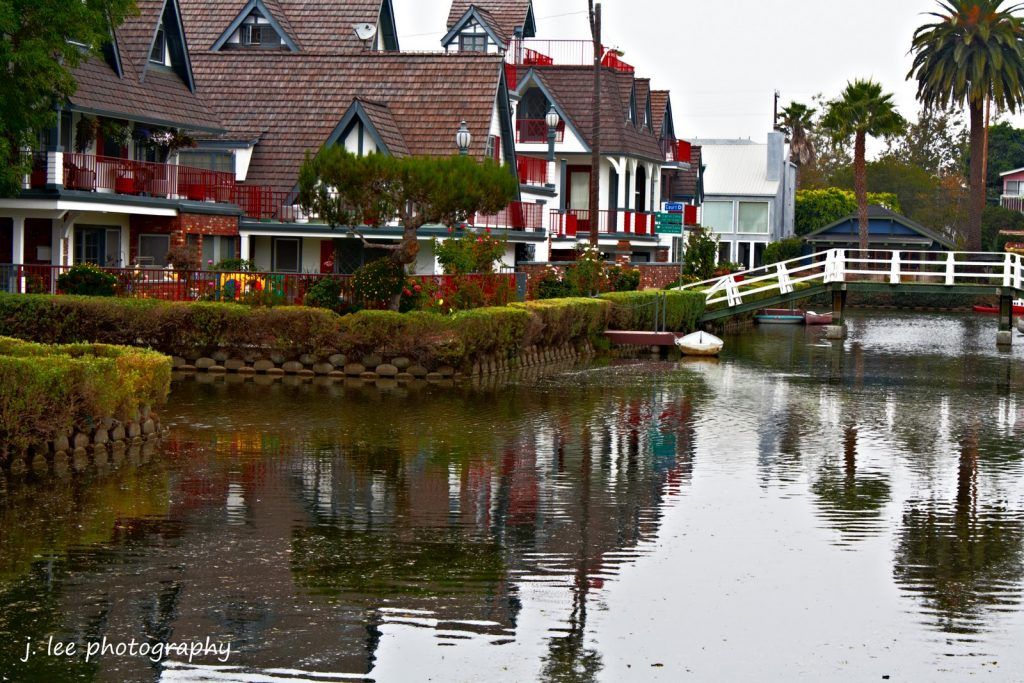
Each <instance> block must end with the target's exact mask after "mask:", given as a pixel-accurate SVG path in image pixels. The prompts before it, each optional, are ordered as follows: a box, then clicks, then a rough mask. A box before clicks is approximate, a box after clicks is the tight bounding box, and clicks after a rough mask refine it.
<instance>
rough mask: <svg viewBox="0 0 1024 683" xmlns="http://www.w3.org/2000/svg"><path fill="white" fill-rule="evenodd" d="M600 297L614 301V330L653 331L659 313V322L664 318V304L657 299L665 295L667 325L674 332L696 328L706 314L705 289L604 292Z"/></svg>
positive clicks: (612, 322)
mask: <svg viewBox="0 0 1024 683" xmlns="http://www.w3.org/2000/svg"><path fill="white" fill-rule="evenodd" d="M600 298H601V299H603V300H605V301H610V302H611V304H612V308H611V321H610V323H609V328H610V329H613V330H653V329H654V326H655V319H654V316H655V314H657V315H658V320H659V321H660V320H661V319H662V313H661V310H660V307H661V305H662V304H661V302H657V303H656V301H655V299H657V298H661V300H662V302H664V305H665V311H664V320H665V326H666V329H667V330H669V331H671V332H692V331H694V330H696V329H697V321H698V320H700V317H701V316H702V315H704V302H705V300H706V296H705V295H704V294H703V293H702V292H690V291H683V292H676V291H669V292H666V291H650V292H613V293H609V294H602V295H601V296H600ZM658 324H659V325H660V322H659V323H658Z"/></svg>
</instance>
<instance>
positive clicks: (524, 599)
mask: <svg viewBox="0 0 1024 683" xmlns="http://www.w3.org/2000/svg"><path fill="white" fill-rule="evenodd" d="M915 320H916V319H915ZM961 320H963V319H961V318H956V317H950V316H945V317H943V316H938V317H937V320H933V319H932V318H930V317H922V318H921V321H922V322H921V325H920V327H923V328H924V329H925V330H926V331H927V333H925V334H923V333H921V332H920V331H917V330H916V328H914V329H910V330H901V328H899V327H896V328H891V327H890V326H889V324H888V323H886V329H887V330H888V332H887V334H888V337H886V335H883V334H881V333H879V332H878V331H877V330H875V329H874V328H873V327H872V325H871V323H870V319H866V320H860V321H858V320H857V319H856V318H854V321H853V328H852V334H851V338H850V339H849V340H848V341H847V343H846V345H845V346H843V345H838V344H836V345H833V344H822V343H821V340H820V339H818V338H816V337H815V336H813V332H808V331H806V330H804V329H803V328H800V329H796V330H794V329H790V330H778V329H776V330H766V331H764V332H760V331H759V332H757V333H749V334H746V335H744V336H741V337H736V338H733V339H730V340H729V354H728V355H727V356H726V357H725V358H724V359H723V360H722V362H713V363H708V362H699V363H693V362H685V363H681V364H673V363H660V364H649V363H648V364H636V363H629V362H623V363H618V364H615V365H612V366H608V367H593V368H582V369H578V370H574V371H571V372H568V373H565V374H562V375H559V376H556V377H552V378H549V379H542V380H530V381H526V382H523V383H520V384H518V385H515V386H509V387H503V388H498V389H494V390H474V391H470V390H466V391H453V390H450V389H439V388H430V387H424V388H420V389H405V388H396V389H392V390H388V391H378V390H376V389H371V388H359V387H346V386H337V385H332V386H305V387H302V386H289V385H285V384H275V385H272V386H254V385H252V384H245V385H238V384H236V385H228V384H226V383H212V384H198V383H190V384H181V385H176V387H175V393H174V401H173V404H172V406H171V407H170V409H169V410H168V411H165V413H166V418H167V419H168V420H170V421H171V422H172V423H173V441H172V443H171V447H170V453H169V454H168V457H166V458H163V459H161V460H159V461H157V462H154V463H151V464H149V465H147V466H142V467H122V468H121V469H119V470H116V471H111V472H106V473H95V474H94V475H92V476H93V479H92V480H91V481H86V480H81V479H74V478H69V479H65V480H53V481H49V482H47V483H46V484H45V485H43V486H36V485H18V484H14V485H11V486H10V487H9V488H7V489H4V490H2V491H0V495H2V497H3V498H2V503H3V504H2V506H0V524H2V526H0V529H2V530H3V531H2V533H0V641H3V642H8V643H22V644H23V643H24V642H25V638H27V637H33V638H36V639H45V638H46V637H47V636H49V635H54V636H57V637H59V638H64V639H77V640H86V639H93V638H101V637H103V636H106V637H108V638H110V639H117V640H127V639H130V638H133V637H134V638H144V639H147V640H148V641H151V642H162V641H166V640H169V639H175V640H185V639H191V638H200V639H201V638H206V637H210V638H212V639H213V640H221V641H225V642H230V643H231V644H232V647H233V653H234V655H233V658H232V662H231V664H232V666H234V667H237V668H232V669H217V670H214V669H212V668H210V667H212V666H215V665H219V663H218V662H216V661H215V660H213V659H210V658H206V659H201V660H197V662H195V663H193V664H192V665H189V664H187V663H175V664H170V665H161V664H153V663H151V662H148V661H145V660H133V659H126V658H104V659H103V660H101V661H100V662H98V663H97V662H95V661H94V662H92V663H89V664H86V663H84V662H82V661H78V660H58V659H53V658H47V657H41V656H37V657H34V658H33V659H31V660H30V661H29V663H27V664H22V663H21V662H20V661H18V658H19V657H20V656H21V654H22V653H23V649H19V648H0V672H2V673H3V674H5V675H7V676H9V677H11V678H12V679H13V680H133V681H134V680H157V679H158V678H160V677H162V676H167V677H173V678H179V679H180V678H187V677H189V676H200V675H202V676H213V675H214V673H216V676H217V677H218V678H220V679H222V680H243V679H245V677H246V676H250V675H255V676H257V677H259V676H265V677H272V676H276V675H278V673H274V672H275V671H277V670H278V669H281V668H288V669H289V670H291V671H292V672H293V673H292V674H289V675H290V676H292V677H298V678H300V679H311V680H313V679H315V680H328V679H329V678H330V677H332V676H333V677H335V678H337V677H338V676H343V677H346V678H351V677H355V676H369V677H373V678H378V677H379V678H380V679H382V680H408V679H410V678H417V677H418V676H420V675H421V674H423V672H430V673H431V674H433V673H438V674H439V675H440V674H441V673H442V672H449V671H450V670H449V669H448V668H447V667H450V666H456V665H455V664H452V663H453V662H456V663H457V666H458V667H461V668H458V669H457V675H455V676H454V677H455V678H459V677H460V676H461V677H466V672H471V673H472V675H473V676H474V677H477V676H478V677H480V678H486V679H494V680H498V679H502V680H504V679H515V680H550V681H589V680H598V679H602V680H605V679H608V680H615V679H618V678H623V677H625V678H629V677H630V675H632V674H629V673H625V674H624V673H623V669H622V668H621V665H622V661H623V659H622V655H620V654H616V653H615V651H614V650H615V647H614V644H615V643H618V642H620V641H621V642H632V639H643V642H647V640H648V639H649V638H650V634H648V633H644V632H634V631H627V630H625V629H626V627H625V626H618V625H617V624H618V622H619V619H618V618H617V617H618V616H620V615H612V620H611V621H612V624H613V626H612V627H611V630H610V631H608V630H607V629H608V628H609V627H608V626H607V624H606V623H605V622H607V620H606V619H602V618H600V617H599V615H601V614H602V613H604V612H605V611H606V610H607V609H608V604H610V602H611V601H612V598H613V597H614V596H615V595H616V593H617V592H619V591H622V590H624V589H626V588H627V587H628V586H629V584H630V582H631V581H635V576H634V575H633V574H632V570H634V569H636V568H638V567H651V566H655V567H657V566H661V565H662V564H665V565H666V566H672V567H674V568H675V569H674V571H673V572H672V573H668V574H665V575H662V576H661V577H660V581H661V582H662V583H661V584H659V585H657V586H656V588H658V589H659V598H658V600H657V601H656V602H650V601H648V602H643V601H637V602H635V603H633V604H629V605H627V606H626V607H625V608H624V609H625V612H624V613H623V614H622V615H621V616H622V617H623V621H628V619H626V617H632V618H636V617H638V615H639V616H640V617H643V616H646V614H647V613H648V612H650V616H651V619H652V620H653V619H654V618H655V617H656V615H657V614H659V612H660V613H664V614H666V615H668V617H669V621H668V623H669V624H671V625H672V628H671V630H672V632H673V633H675V632H676V629H677V628H678V629H680V630H685V629H694V635H695V636H696V638H695V639H694V642H697V641H698V640H699V638H700V635H701V634H702V633H704V632H713V631H714V630H715V629H716V628H718V629H721V630H723V631H725V632H726V633H729V634H731V633H732V632H733V631H734V630H736V629H739V630H740V631H742V627H743V625H742V624H737V623H736V621H735V616H734V615H733V616H732V617H731V618H730V615H729V614H728V612H726V611H723V612H721V613H719V609H718V607H719V606H720V605H723V604H728V603H729V599H730V594H731V593H732V592H733V590H734V587H733V586H725V587H723V588H722V589H721V590H722V594H721V595H712V596H704V597H706V598H707V599H708V600H709V601H710V602H709V604H710V605H712V607H710V608H706V609H703V610H697V609H695V610H694V611H693V612H692V613H689V612H685V611H683V610H681V609H680V608H679V607H678V605H679V604H681V603H684V602H686V600H687V599H688V590H689V589H688V586H689V582H690V581H694V580H695V578H697V576H699V575H701V574H707V575H711V576H713V575H715V574H729V573H730V572H736V573H737V575H738V576H742V577H745V578H746V579H748V580H749V579H750V577H757V581H758V585H759V586H768V587H772V589H773V590H783V589H781V588H779V586H780V585H785V583H784V581H783V579H782V577H785V576H787V575H790V574H794V573H801V572H805V571H807V569H808V567H817V566H819V565H821V566H829V567H831V568H832V572H831V573H830V572H822V573H821V574H820V575H816V574H813V573H811V574H809V576H810V578H808V579H807V583H805V584H804V585H801V586H797V587H794V589H793V591H792V592H787V593H783V594H781V595H779V596H778V598H777V599H778V600H780V601H782V602H783V603H784V604H785V605H786V606H787V607H792V608H793V609H794V610H797V611H800V612H801V613H803V614H804V616H803V619H804V621H805V622H806V623H808V624H812V625H813V624H814V623H822V624H827V623H831V622H832V621H833V620H837V619H838V620H842V621H843V623H844V624H846V628H847V629H848V630H849V631H850V632H852V633H855V634H859V633H860V632H861V631H862V630H863V631H866V630H869V629H874V628H878V624H877V622H875V621H872V620H871V619H869V618H868V617H866V616H865V615H858V614H857V613H856V611H855V610H853V609H850V610H848V611H847V612H832V611H830V610H829V603H828V602H826V601H815V599H814V598H811V597H809V596H813V595H831V594H833V593H835V595H836V596H837V599H838V596H839V595H840V594H841V593H842V591H841V590H839V588H837V587H841V586H845V585H849V584H850V583H851V577H857V576H861V575H871V574H873V573H874V574H877V572H876V570H878V569H881V570H883V571H882V572H881V576H882V577H883V578H884V581H885V583H886V585H887V586H889V587H895V588H898V590H893V591H892V595H888V594H886V593H883V592H879V593H878V594H873V595H872V596H871V597H872V598H873V600H875V602H874V603H873V604H875V605H876V607H875V608H876V609H877V610H879V611H882V612H884V613H885V615H887V616H886V619H888V621H885V622H884V623H886V624H889V627H890V628H891V629H892V632H891V633H890V632H887V633H885V634H884V635H885V637H887V638H891V640H894V641H895V640H898V641H900V642H901V643H902V648H903V649H902V654H903V655H904V658H905V659H906V658H907V657H909V655H908V654H907V653H908V652H910V651H913V649H914V648H915V647H919V648H921V649H922V650H923V651H924V652H925V654H924V655H922V656H921V657H920V658H919V659H918V660H914V661H918V662H919V663H918V664H917V665H914V666H915V667H916V668H911V669H909V670H908V671H907V673H908V674H913V675H910V676H909V677H910V678H917V679H929V678H930V677H931V676H930V674H931V673H932V672H933V671H934V668H929V667H932V666H933V664H931V663H930V660H928V657H929V656H931V657H944V656H946V655H949V654H979V653H984V654H990V653H993V652H995V653H998V654H999V656H1000V659H1001V661H1003V662H1004V663H1006V665H1007V666H1008V665H1010V664H1012V663H1014V662H1017V661H1019V660H1020V659H1021V657H1020V656H1019V655H1015V654H1014V652H1015V651H1014V650H1009V651H1008V650H1006V647H1005V641H1002V640H1000V636H999V633H1000V632H1001V631H1000V629H1001V628H1002V627H1005V626H1006V625H1007V624H1019V623H1021V610H1020V593H1021V587H1022V582H1024V576H1022V573H1024V556H1022V544H1024V513H1022V510H1024V502H1022V501H1021V500H1020V496H1019V494H1018V493H1017V492H1019V490H1020V485H1021V483H1022V481H1024V464H1022V457H1021V455H1022V449H1021V447H1020V445H1019V444H1020V437H1021V427H1022V426H1024V420H1020V419H1018V416H1019V414H1020V407H1019V406H1018V404H1017V402H1016V399H1015V392H1016V390H1018V389H1019V388H1021V386H1022V384H1024V375H1021V372H1020V370H1019V368H1018V365H1019V363H1018V362H1017V361H1016V360H1015V357H1013V356H1011V357H1009V359H1008V358H1007V357H1006V356H1002V355H999V354H997V353H995V352H994V350H990V349H988V347H984V348H983V347H981V346H979V345H972V344H974V342H972V339H973V337H972V336H971V334H972V332H971V330H973V329H974V327H973V326H974V325H975V323H973V322H970V321H969V322H965V323H963V326H958V325H959V323H958V321H961ZM943 330H946V331H948V332H949V334H948V336H947V338H946V341H947V342H948V344H947V346H943V345H942V344H940V343H937V342H935V341H934V339H933V337H935V336H936V335H941V334H944V332H943ZM901 336H902V337H905V338H906V339H905V341H906V342H907V343H908V344H909V346H910V348H914V349H917V351H918V353H917V354H916V355H900V354H897V353H895V352H894V351H893V349H892V348H891V344H884V343H883V338H887V339H889V340H890V341H892V342H893V344H895V343H896V342H898V341H899V340H900V338H901ZM893 340H895V341H893ZM940 341H941V340H940ZM1008 361H1009V362H1010V363H1015V364H1014V365H1008ZM966 366H970V368H971V370H970V371H969V372H968V371H965V370H964V367H966ZM683 510H685V514H683V513H682V511H683ZM776 516H777V517H778V519H779V520H780V521H779V522H778V525H779V526H781V530H779V529H778V528H772V527H769V528H770V529H772V530H773V531H774V532H777V533H778V537H779V539H781V542H780V543H777V544H774V545H773V544H770V543H767V542H764V540H763V539H761V538H756V537H752V536H751V534H752V533H753V531H752V530H754V529H762V530H763V529H764V528H765V527H764V523H765V522H766V520H767V521H768V522H769V523H770V522H771V520H773V519H774V518H775V517H776ZM667 519H671V520H672V524H668V523H667V522H666V520H667ZM709 539H716V543H711V544H710V545H709ZM718 543H720V544H718ZM708 548H713V549H717V550H719V551H720V554H721V557H720V556H719V554H716V552H708V551H707V549H708ZM737 558H738V559H737ZM737 562H738V563H740V566H736V563H737ZM673 563H675V564H673ZM794 563H796V564H794ZM837 567H839V568H841V569H839V570H838V571H844V570H845V571H848V572H851V574H850V575H843V574H842V573H836V571H837V569H836V568H837ZM854 568H856V570H855V569H854ZM854 571H856V572H858V573H857V574H854V573H853V572H854ZM712 585H714V584H712ZM762 590H766V589H762ZM756 612H757V610H754V612H751V613H746V614H745V616H744V619H749V620H751V621H753V620H754V618H755V614H756ZM908 613H909V614H910V615H911V616H912V617H913V618H912V619H910V622H911V623H910V624H906V625H904V624H903V623H902V622H901V621H900V620H901V618H902V617H904V616H906V615H907V614H908ZM730 619H731V620H730ZM1014 620H1016V621H1014ZM642 621H643V620H642ZM914 622H917V623H914ZM595 624H598V625H599V626H595ZM1011 631H1012V629H1011ZM761 636H762V637H764V638H765V639H769V640H770V638H769V634H767V633H761ZM1011 640H1012V639H1011ZM638 642H639V641H638ZM915 643H916V645H915ZM753 644H754V643H753V642H751V641H748V642H741V643H740V646H741V647H742V646H751V645H753ZM680 647H682V646H680ZM847 649H848V648H845V647H841V646H835V647H834V648H831V649H830V647H829V646H828V645H827V644H825V645H822V646H821V649H820V655H819V656H823V657H835V658H836V660H837V661H840V660H842V661H845V660H844V657H846V656H847V653H846V650H847ZM701 651H703V650H700V651H688V652H687V656H689V657H692V658H693V659H694V660H695V661H697V660H699V659H700V657H701V656H702V655H701V654H700V652H701ZM707 651H708V652H709V654H708V655H707V656H708V657H714V656H717V655H715V654H714V652H715V651H714V649H713V648H710V647H709V648H708V649H707ZM438 653H440V654H438ZM767 657H768V659H767V660H766V662H765V670H766V671H771V672H773V673H780V672H782V671H785V670H786V669H785V665H786V663H787V662H786V661H785V658H784V657H783V656H782V655H781V654H778V655H776V657H777V659H772V657H771V655H768V656H767ZM1015 658H1016V659H1015ZM921 662H923V663H921ZM1020 663H1021V664H1022V665H1024V661H1020ZM649 665H650V663H645V664H644V666H649ZM442 667H444V668H443V669H442ZM294 672H299V673H294ZM666 673H667V674H668V673H671V674H672V675H671V677H672V678H675V677H677V675H678V674H679V671H677V670H671V671H669V670H666ZM633 674H635V671H634V672H633Z"/></svg>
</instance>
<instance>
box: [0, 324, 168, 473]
mask: <svg viewBox="0 0 1024 683" xmlns="http://www.w3.org/2000/svg"><path fill="white" fill-rule="evenodd" d="M170 381H171V363H170V359H169V358H167V357H166V356H163V355H161V354H158V353H153V352H151V351H144V350H140V349H129V348H124V347H114V346H106V345H98V344H75V345H64V346H46V345H42V344H33V343H28V342H24V341H21V340H16V339H10V338H0V457H4V456H6V454H7V453H8V452H10V451H11V450H23V449H25V448H27V447H28V446H31V445H34V444H39V443H44V442H46V441H50V440H52V439H53V438H54V437H56V436H57V435H58V434H60V433H64V432H66V431H67V430H70V429H71V428H73V427H80V428H82V429H89V428H92V427H93V426H95V425H96V424H97V423H98V422H99V421H101V420H102V419H104V418H108V417H109V418H115V419H118V420H122V421H128V420H129V419H131V418H132V417H133V414H134V413H135V411H136V410H138V409H139V407H141V406H143V405H161V404H163V403H164V401H165V400H166V398H167V394H168V392H169V390H170Z"/></svg>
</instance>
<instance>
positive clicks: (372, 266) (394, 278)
mask: <svg viewBox="0 0 1024 683" xmlns="http://www.w3.org/2000/svg"><path fill="white" fill-rule="evenodd" d="M405 280H406V276H405V269H404V268H403V267H402V264H400V263H398V262H397V261H395V260H394V259H390V258H382V259H377V260H376V261H370V262H369V263H367V264H366V265H364V266H362V267H360V268H359V269H358V270H356V272H355V274H354V275H353V276H352V288H353V289H354V290H355V296H356V301H358V302H359V304H360V305H361V306H365V307H366V308H388V307H389V306H390V305H391V301H392V300H393V299H394V298H395V297H397V296H398V295H399V294H400V293H401V291H402V287H404V286H405Z"/></svg>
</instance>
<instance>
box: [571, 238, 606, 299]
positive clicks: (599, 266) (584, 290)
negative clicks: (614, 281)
mask: <svg viewBox="0 0 1024 683" xmlns="http://www.w3.org/2000/svg"><path fill="white" fill-rule="evenodd" d="M563 279H564V280H565V281H566V282H568V283H569V287H570V288H571V291H572V292H573V295H574V296H593V295H595V294H599V293H600V292H603V291H605V290H607V289H608V273H607V265H606V264H605V262H604V256H602V255H601V252H600V251H598V250H597V249H595V248H593V247H583V248H577V251H576V260H575V261H573V262H572V263H570V264H569V265H568V266H566V268H565V275H563Z"/></svg>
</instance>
